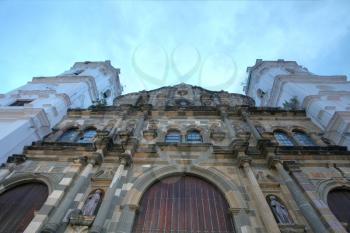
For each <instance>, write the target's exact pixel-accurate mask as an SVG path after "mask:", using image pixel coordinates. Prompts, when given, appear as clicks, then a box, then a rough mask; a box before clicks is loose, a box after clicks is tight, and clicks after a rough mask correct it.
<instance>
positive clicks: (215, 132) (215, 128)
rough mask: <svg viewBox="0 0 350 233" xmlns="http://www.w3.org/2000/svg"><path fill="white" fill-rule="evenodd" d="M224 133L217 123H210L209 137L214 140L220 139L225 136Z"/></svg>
mask: <svg viewBox="0 0 350 233" xmlns="http://www.w3.org/2000/svg"><path fill="white" fill-rule="evenodd" d="M225 135H226V133H225V132H223V131H222V129H221V127H220V125H219V124H218V123H215V124H212V125H211V127H210V137H211V138H212V139H213V140H214V141H222V140H224V138H225Z"/></svg>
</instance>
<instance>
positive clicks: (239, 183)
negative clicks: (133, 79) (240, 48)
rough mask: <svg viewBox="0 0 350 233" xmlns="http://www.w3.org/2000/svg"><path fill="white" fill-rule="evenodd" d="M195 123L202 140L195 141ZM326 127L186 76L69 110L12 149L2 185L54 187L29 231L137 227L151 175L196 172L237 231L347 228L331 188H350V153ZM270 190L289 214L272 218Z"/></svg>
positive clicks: (44, 232)
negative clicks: (285, 219) (94, 206)
mask: <svg viewBox="0 0 350 233" xmlns="http://www.w3.org/2000/svg"><path fill="white" fill-rule="evenodd" d="M91 128H93V129H95V130H96V135H95V136H94V138H93V139H92V140H91V141H88V142H86V141H85V142H83V143H82V142H79V141H76V140H75V139H72V140H71V141H65V142H62V141H61V138H62V135H64V134H65V133H66V132H67V131H68V130H69V129H74V130H76V131H77V132H79V134H82V133H83V132H85V130H87V129H91ZM295 130H298V131H302V132H304V133H305V134H306V135H308V136H309V137H310V139H311V140H312V141H313V142H314V144H313V145H312V146H306V145H303V144H302V143H299V144H295V145H294V146H283V145H280V144H278V141H277V140H276V138H275V137H274V132H277V131H278V132H279V131H283V132H284V133H285V134H286V135H288V136H289V137H290V138H293V136H294V132H295ZM173 131H176V132H178V133H179V135H181V136H182V137H179V141H178V142H173V141H172V142H169V141H168V139H167V135H168V134H169V132H173ZM192 131H195V132H197V133H199V135H200V141H197V142H196V143H193V142H191V141H189V139H188V137H187V135H188V133H189V132H192ZM322 132H323V131H322V129H320V127H318V125H316V124H314V123H312V121H311V120H310V119H309V118H308V117H307V116H306V114H305V111H303V110H282V109H280V108H271V107H255V105H254V100H253V99H252V98H250V97H248V96H244V95H239V94H232V93H228V92H224V91H221V92H214V91H209V90H205V89H203V88H200V87H195V86H190V85H186V84H179V85H176V86H172V87H162V88H159V89H156V90H152V91H142V92H137V93H130V94H127V95H123V96H119V97H117V98H115V101H114V105H113V106H95V107H90V108H88V109H77V108H76V109H71V110H69V111H68V114H67V116H66V117H65V118H64V119H63V120H62V121H60V123H59V124H58V125H57V126H56V127H55V130H54V131H53V132H51V133H50V134H49V135H47V136H46V137H45V138H44V139H43V140H40V141H37V142H35V143H34V144H33V145H31V146H27V147H26V148H25V150H24V152H23V154H21V155H14V156H11V157H10V158H9V163H8V164H7V166H8V167H11V170H12V172H11V174H10V175H7V176H6V178H5V176H2V178H1V179H2V181H1V182H0V191H2V192H6V190H8V189H9V188H11V187H15V186H16V184H20V183H23V182H31V181H40V182H43V183H45V184H46V185H47V186H48V188H49V196H48V198H47V200H46V202H45V203H44V205H43V206H42V207H41V208H40V209H39V210H38V211H36V212H35V217H34V218H33V220H32V221H31V222H30V224H29V225H28V227H27V228H26V231H25V232H27V233H29V232H41V233H48V232H66V233H70V232H72V233H73V232H91V233H92V232H131V231H132V229H133V224H134V221H135V218H136V216H137V214H138V213H139V210H140V208H142V207H141V206H140V201H141V199H142V197H143V195H144V193H145V192H146V191H147V190H148V189H149V188H150V187H151V186H152V185H153V184H154V183H155V182H157V181H159V180H162V178H165V177H169V176H174V175H194V176H196V177H199V178H201V179H203V180H206V181H208V182H209V183H211V184H213V185H214V186H215V187H216V188H217V189H218V190H219V191H220V192H221V193H222V194H223V196H224V197H225V200H226V201H227V203H228V206H229V208H228V209H227V212H228V213H229V215H230V217H231V218H232V219H233V222H234V228H235V232H237V233H263V232H264V233H272V232H276V233H278V232H285V233H287V232H293V233H294V232H296V233H297V232H300V233H301V232H310V233H311V232H313V233H321V232H334V233H335V232H346V230H345V228H344V225H342V224H341V223H340V222H339V221H338V219H337V218H336V217H335V216H334V215H333V213H332V211H330V209H329V207H328V202H327V195H328V192H330V191H331V190H333V189H334V188H338V187H343V188H344V187H345V188H346V187H349V188H350V182H349V181H348V180H349V174H350V167H349V164H350V163H349V161H350V157H349V155H350V153H349V152H348V151H347V150H346V147H342V146H336V145H332V144H325V142H324V141H323V140H322V136H323V134H322ZM3 170H4V169H3ZM95 190H101V191H102V192H103V198H102V202H101V203H100V204H99V208H98V211H96V213H95V214H94V215H93V216H84V215H82V211H81V210H82V209H83V208H84V206H85V205H86V202H87V200H88V198H89V195H90V194H91V193H93V192H94V191H95ZM271 195H274V196H276V197H277V198H278V200H279V201H280V203H282V204H283V205H284V206H285V207H286V209H287V211H288V213H289V217H290V219H291V222H292V223H289V224H279V223H278V222H277V221H276V219H275V218H274V213H273V212H272V211H271V209H270V207H269V204H268V203H267V197H269V196H271ZM0 198H1V195H0ZM349 207H350V206H349ZM207 232H212V231H210V230H208V231H207Z"/></svg>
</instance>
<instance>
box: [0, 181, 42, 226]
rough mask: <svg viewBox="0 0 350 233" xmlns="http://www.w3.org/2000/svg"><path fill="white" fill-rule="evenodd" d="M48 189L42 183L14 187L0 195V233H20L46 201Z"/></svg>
mask: <svg viewBox="0 0 350 233" xmlns="http://www.w3.org/2000/svg"><path fill="white" fill-rule="evenodd" d="M47 196H48V188H47V186H46V185H45V184H42V183H26V184H21V185H18V186H15V187H14V188H11V189H9V190H7V191H5V192H4V193H2V194H1V195H0V210H1V211H0V232H11V233H22V232H23V231H24V230H25V229H26V227H27V226H28V225H29V223H30V222H31V221H32V219H33V217H34V212H35V211H38V210H39V209H40V208H41V206H42V205H43V204H44V202H45V201H46V198H47Z"/></svg>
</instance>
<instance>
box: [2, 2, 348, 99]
mask: <svg viewBox="0 0 350 233" xmlns="http://www.w3.org/2000/svg"><path fill="white" fill-rule="evenodd" d="M349 12H350V1H348V0H343V1H342V0H336V1H326V0H312V1H307V0H296V1H273V0H265V1H244V0H239V1H223V2H217V1H215V2H214V1H193V2H187V1H170V2H163V1H155V2H153V1H135V2H128V1H103V0H102V1H101V0H99V1H89V0H81V1H79V0H75V1H68V0H61V1H48V0H40V1H35V0H27V1H25V0H21V1H16V0H0V35H1V36H0V42H1V43H0V52H1V56H0V81H1V85H0V93H5V92H8V91H10V90H12V89H14V88H16V87H19V86H20V85H23V84H25V83H26V82H27V81H30V80H31V78H32V77H34V76H53V75H57V74H60V73H62V72H63V71H65V70H67V69H69V68H70V67H71V66H72V65H73V63H74V62H76V61H86V60H90V61H96V60H111V62H112V64H113V65H114V66H115V67H119V68H121V82H122V84H123V85H124V86H125V87H124V89H125V93H127V92H133V91H139V90H144V89H153V88H157V87H159V86H163V85H172V84H176V83H180V82H185V83H190V84H194V85H201V86H203V87H205V88H208V89H213V90H221V89H225V90H227V91H230V92H238V93H242V86H241V83H242V82H243V81H244V80H245V78H246V73H245V71H246V68H247V66H252V65H254V64H255V60H256V59H257V58H262V59H264V60H276V59H279V58H281V59H285V60H296V61H297V62H298V63H299V64H301V65H303V66H305V67H307V68H308V69H309V70H310V71H311V72H314V73H316V74H321V75H322V74H323V75H332V74H344V75H348V76H349V74H350V71H349V68H350V66H349V61H350V16H349Z"/></svg>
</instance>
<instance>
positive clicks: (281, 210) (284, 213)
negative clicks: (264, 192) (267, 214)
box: [268, 195, 293, 224]
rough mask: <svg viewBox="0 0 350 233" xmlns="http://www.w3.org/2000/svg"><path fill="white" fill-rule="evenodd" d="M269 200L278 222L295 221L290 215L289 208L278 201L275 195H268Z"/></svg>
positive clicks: (290, 222) (287, 222) (289, 222)
mask: <svg viewBox="0 0 350 233" xmlns="http://www.w3.org/2000/svg"><path fill="white" fill-rule="evenodd" d="M268 202H269V205H270V208H271V210H272V212H273V215H274V216H275V218H276V220H277V223H279V224H292V223H293V221H292V219H291V218H290V216H289V213H288V210H287V208H286V207H285V206H284V205H283V204H282V203H281V202H279V201H278V198H277V197H276V196H274V195H270V196H268Z"/></svg>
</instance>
